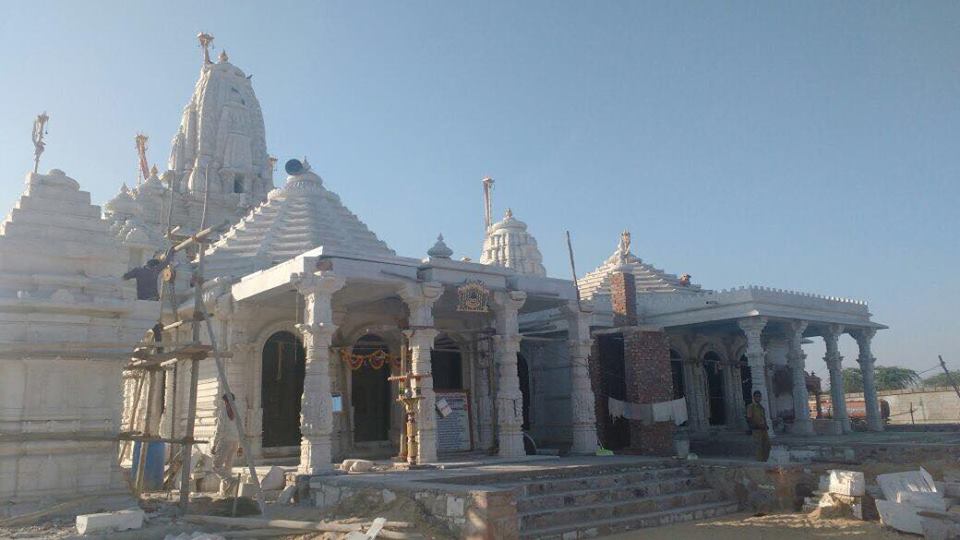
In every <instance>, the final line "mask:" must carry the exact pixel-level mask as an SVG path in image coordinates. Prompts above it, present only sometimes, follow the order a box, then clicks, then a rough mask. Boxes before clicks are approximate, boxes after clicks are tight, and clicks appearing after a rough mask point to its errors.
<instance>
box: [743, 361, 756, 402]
mask: <svg viewBox="0 0 960 540" xmlns="http://www.w3.org/2000/svg"><path fill="white" fill-rule="evenodd" d="M740 391H741V392H743V402H744V403H746V404H750V403H751V402H752V401H753V381H751V380H750V365H749V364H747V357H746V356H741V357H740Z"/></svg>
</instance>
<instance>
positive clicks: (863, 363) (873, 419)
mask: <svg viewBox="0 0 960 540" xmlns="http://www.w3.org/2000/svg"><path fill="white" fill-rule="evenodd" d="M876 333H877V329H876V328H864V329H862V330H857V331H855V332H852V333H851V334H852V335H853V338H854V339H856V340H857V346H858V347H859V348H860V355H859V356H857V363H858V364H860V373H862V374H863V402H864V405H866V408H867V428H868V429H869V430H870V431H883V417H881V416H880V402H879V401H878V400H877V382H876V378H875V377H874V373H873V365H874V363H876V361H877V359H876V358H874V357H873V352H872V351H871V347H870V345H871V341H872V340H873V336H875V335H876Z"/></svg>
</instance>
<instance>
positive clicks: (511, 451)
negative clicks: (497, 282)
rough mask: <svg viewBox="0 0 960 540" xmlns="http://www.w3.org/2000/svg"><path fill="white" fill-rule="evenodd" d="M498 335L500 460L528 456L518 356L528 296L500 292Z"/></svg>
mask: <svg viewBox="0 0 960 540" xmlns="http://www.w3.org/2000/svg"><path fill="white" fill-rule="evenodd" d="M493 300H494V303H495V304H496V307H497V310H496V320H497V322H496V327H497V328H496V329H497V335H495V336H493V346H494V355H495V360H496V367H497V438H498V440H499V443H500V456H501V457H517V456H523V455H526V453H525V452H524V449H523V395H522V394H521V393H520V377H519V376H518V375H517V353H518V352H519V351H520V325H519V322H518V320H517V315H518V312H519V310H520V308H521V307H522V306H523V303H524V302H526V300H527V293H525V292H523V291H497V292H496V293H494V295H493Z"/></svg>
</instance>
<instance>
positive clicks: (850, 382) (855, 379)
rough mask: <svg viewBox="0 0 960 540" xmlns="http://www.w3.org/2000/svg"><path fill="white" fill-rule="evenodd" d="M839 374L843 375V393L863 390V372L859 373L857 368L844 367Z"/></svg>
mask: <svg viewBox="0 0 960 540" xmlns="http://www.w3.org/2000/svg"><path fill="white" fill-rule="evenodd" d="M841 374H842V375H843V393H844V394H855V393H857V392H863V374H862V373H860V369H859V368H845V369H844V370H843V371H842V372H841Z"/></svg>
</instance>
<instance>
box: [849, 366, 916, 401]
mask: <svg viewBox="0 0 960 540" xmlns="http://www.w3.org/2000/svg"><path fill="white" fill-rule="evenodd" d="M842 373H843V392H844V393H846V394H850V393H857V392H863V373H861V372H860V368H845V369H844V370H843V372H842ZM873 378H874V380H875V381H876V383H877V390H903V389H904V388H909V387H911V386H914V385H917V384H919V383H920V376H919V375H917V372H916V371H914V370H912V369H908V368H903V367H897V366H892V367H887V366H875V367H874V368H873Z"/></svg>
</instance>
